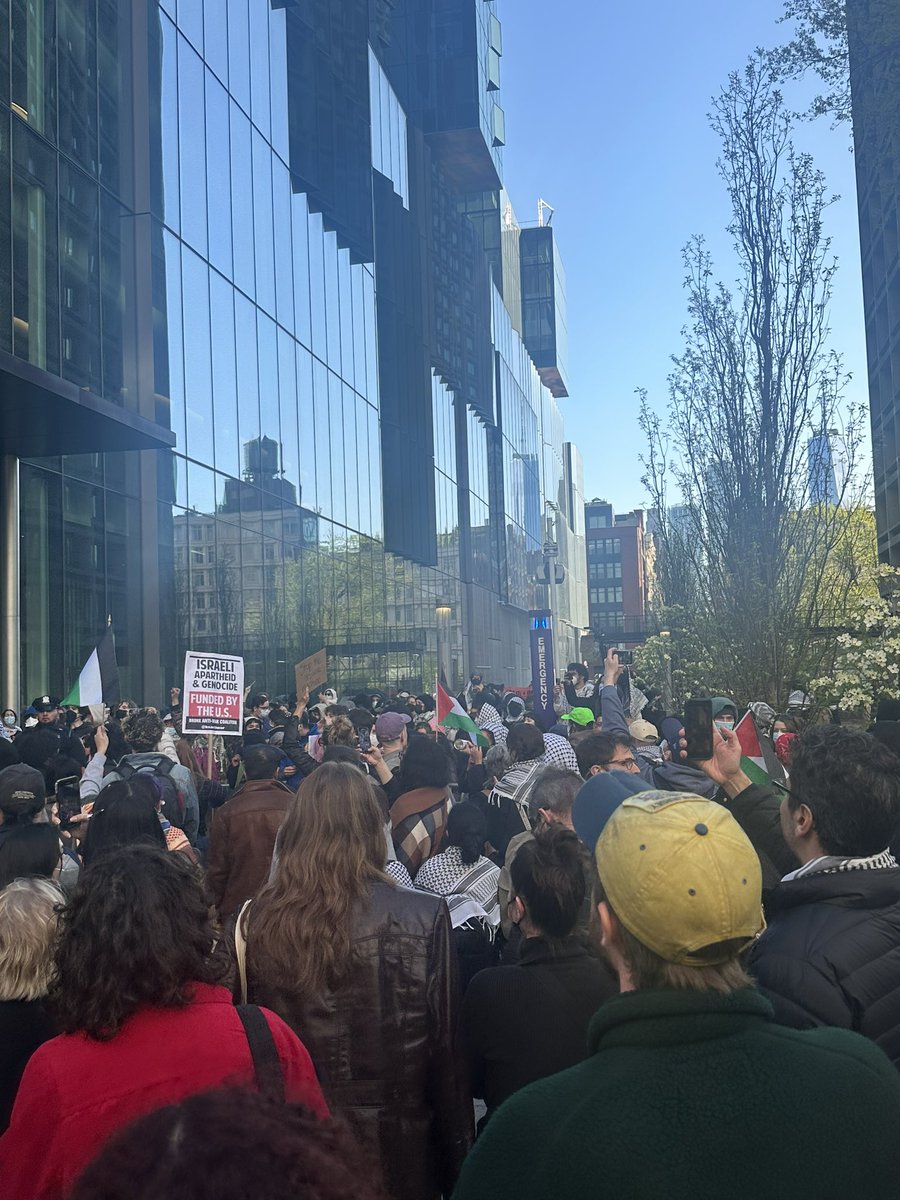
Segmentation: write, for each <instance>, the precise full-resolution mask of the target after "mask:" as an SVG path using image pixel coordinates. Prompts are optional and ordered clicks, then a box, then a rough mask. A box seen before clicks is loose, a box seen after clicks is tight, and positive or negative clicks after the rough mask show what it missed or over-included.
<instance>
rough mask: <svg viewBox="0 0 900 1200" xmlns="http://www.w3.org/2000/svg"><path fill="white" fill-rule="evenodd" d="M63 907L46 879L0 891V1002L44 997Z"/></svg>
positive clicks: (54, 887)
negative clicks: (60, 912)
mask: <svg viewBox="0 0 900 1200" xmlns="http://www.w3.org/2000/svg"><path fill="white" fill-rule="evenodd" d="M44 828H46V826H44ZM63 904H64V898H63V894H62V892H61V891H60V890H59V888H58V887H57V885H56V884H55V883H51V882H50V880H49V879H36V878H32V879H16V880H15V881H13V882H12V883H9V884H7V885H6V887H4V888H3V890H2V891H0V1001H3V1000H40V999H42V997H44V996H46V994H47V991H48V989H49V987H50V979H51V976H52V973H53V950H54V946H55V943H56V932H57V923H58V920H59V911H60V909H61V908H62V906H63Z"/></svg>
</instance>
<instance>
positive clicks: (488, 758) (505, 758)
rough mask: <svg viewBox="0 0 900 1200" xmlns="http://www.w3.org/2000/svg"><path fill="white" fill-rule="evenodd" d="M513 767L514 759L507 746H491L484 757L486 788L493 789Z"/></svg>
mask: <svg viewBox="0 0 900 1200" xmlns="http://www.w3.org/2000/svg"><path fill="white" fill-rule="evenodd" d="M511 766H512V757H511V756H510V753H509V751H508V750H507V748H506V746H505V745H503V744H501V745H499V746H491V748H490V749H489V750H487V751H486V752H485V755H484V773H485V776H486V780H485V786H486V787H488V788H491V787H493V786H494V784H495V783H497V781H498V780H500V779H502V778H503V776H504V775H505V774H506V772H507V771H508V770H509V768H510V767H511Z"/></svg>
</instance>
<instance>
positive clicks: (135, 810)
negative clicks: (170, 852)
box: [81, 775, 166, 868]
mask: <svg viewBox="0 0 900 1200" xmlns="http://www.w3.org/2000/svg"><path fill="white" fill-rule="evenodd" d="M158 806H159V795H158V793H157V791H156V789H155V787H154V786H153V781H152V779H142V778H141V776H139V775H135V776H133V777H132V779H130V780H129V781H128V782H126V781H125V780H124V779H117V780H115V781H114V782H113V783H108V784H107V785H106V787H105V788H103V789H102V790H101V791H100V793H99V795H98V796H97V799H96V800H95V801H94V809H93V812H92V814H91V819H90V821H89V822H88V830H87V836H86V837H85V839H84V841H83V842H82V846H81V857H82V859H83V860H84V865H85V867H91V868H92V867H93V864H94V860H95V859H97V858H98V857H99V856H100V855H101V854H102V853H103V851H105V850H116V851H119V852H121V851H122V850H124V849H125V848H126V847H131V846H150V847H156V848H157V849H160V850H164V849H165V847H166V835H165V834H164V833H163V829H162V825H161V824H160V822H159V812H158Z"/></svg>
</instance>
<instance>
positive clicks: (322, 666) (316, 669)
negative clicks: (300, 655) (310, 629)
mask: <svg viewBox="0 0 900 1200" xmlns="http://www.w3.org/2000/svg"><path fill="white" fill-rule="evenodd" d="M294 681H295V684H296V687H297V696H298V697H299V696H302V695H303V693H304V691H305V690H306V689H307V688H309V691H310V694H312V693H313V691H314V690H315V689H316V688H318V687H323V686H324V685H325V684H326V683H327V681H328V662H327V660H326V657H325V651H324V650H317V651H316V653H315V654H311V655H310V656H309V658H304V660H303V662H298V663H297V665H296V666H295V667H294Z"/></svg>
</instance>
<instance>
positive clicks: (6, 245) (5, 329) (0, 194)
mask: <svg viewBox="0 0 900 1200" xmlns="http://www.w3.org/2000/svg"><path fill="white" fill-rule="evenodd" d="M9 122H10V116H9V113H7V112H4V111H2V110H0V350H5V351H6V352H7V353H8V354H11V353H12V348H13V341H12V339H13V324H12V316H13V314H12V186H11V183H12V175H11V170H10V167H11V164H12V155H11V154H10V133H9Z"/></svg>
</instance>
